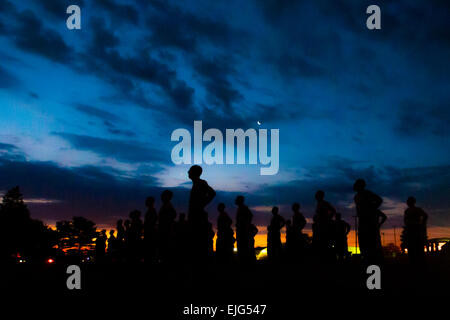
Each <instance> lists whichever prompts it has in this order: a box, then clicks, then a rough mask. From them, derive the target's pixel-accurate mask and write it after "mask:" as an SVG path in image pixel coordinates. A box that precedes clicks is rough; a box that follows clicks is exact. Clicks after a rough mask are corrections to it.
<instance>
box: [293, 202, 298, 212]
mask: <svg viewBox="0 0 450 320" xmlns="http://www.w3.org/2000/svg"><path fill="white" fill-rule="evenodd" d="M292 210H293V211H295V212H297V211H298V210H300V204H299V203H297V202H295V203H294V204H293V205H292Z"/></svg>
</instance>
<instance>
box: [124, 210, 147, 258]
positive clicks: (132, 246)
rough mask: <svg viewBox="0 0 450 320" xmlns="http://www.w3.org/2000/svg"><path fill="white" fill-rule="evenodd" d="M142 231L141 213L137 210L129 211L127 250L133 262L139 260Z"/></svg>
mask: <svg viewBox="0 0 450 320" xmlns="http://www.w3.org/2000/svg"><path fill="white" fill-rule="evenodd" d="M143 231H144V223H143V222H142V220H141V212H140V211H139V210H133V211H131V212H130V224H129V227H128V249H129V253H130V258H131V259H133V261H138V260H140V259H141V253H142V247H143V246H142V234H143Z"/></svg>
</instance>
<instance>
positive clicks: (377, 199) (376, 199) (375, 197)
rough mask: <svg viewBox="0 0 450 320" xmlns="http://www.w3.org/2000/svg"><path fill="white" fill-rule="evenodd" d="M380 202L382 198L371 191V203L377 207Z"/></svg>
mask: <svg viewBox="0 0 450 320" xmlns="http://www.w3.org/2000/svg"><path fill="white" fill-rule="evenodd" d="M382 203H383V198H381V197H380V196H379V195H377V194H375V193H373V192H372V204H373V206H374V208H377V209H378V208H379V207H380V206H381V204H382ZM385 220H386V219H385Z"/></svg>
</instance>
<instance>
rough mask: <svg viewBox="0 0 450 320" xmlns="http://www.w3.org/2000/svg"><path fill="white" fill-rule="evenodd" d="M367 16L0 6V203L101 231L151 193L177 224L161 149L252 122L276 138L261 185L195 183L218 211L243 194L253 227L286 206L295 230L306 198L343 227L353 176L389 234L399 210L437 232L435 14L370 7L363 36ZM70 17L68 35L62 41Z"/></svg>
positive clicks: (164, 4)
mask: <svg viewBox="0 0 450 320" xmlns="http://www.w3.org/2000/svg"><path fill="white" fill-rule="evenodd" d="M372 2H373V1H372ZM372 2H370V3H369V2H366V1H358V2H355V1H275V0H262V1H256V0H249V1H245V2H244V1H206V0H205V1H183V2H180V1H156V0H155V1H139V0H135V1H119V0H97V1H86V0H84V1H79V0H71V1H65V0H61V1H57V0H47V1H20V2H12V1H7V0H6V1H2V2H1V4H0V106H1V116H0V191H2V192H5V190H7V189H8V188H10V187H12V186H14V185H17V184H19V185H20V186H21V187H22V189H23V192H24V194H25V196H26V198H28V199H34V200H36V199H41V200H42V199H46V200H48V201H41V202H39V201H34V202H33V201H31V200H30V201H29V203H30V207H31V208H32V210H33V211H32V212H33V215H35V216H36V217H39V218H42V219H44V220H46V221H48V222H54V221H55V220H61V219H67V218H70V217H71V216H73V215H86V216H89V217H91V218H92V219H94V220H95V221H97V222H98V223H99V224H109V223H112V222H113V221H114V220H115V219H117V217H119V216H121V217H123V216H125V215H126V214H127V213H128V212H129V211H131V210H132V209H134V208H138V209H143V202H144V199H145V197H146V196H147V195H154V196H156V197H158V195H159V193H160V192H161V191H162V190H163V189H164V188H171V189H172V190H174V192H175V199H174V202H175V204H176V206H177V208H178V209H179V211H182V210H186V209H185V205H186V200H187V197H188V188H189V187H190V183H189V181H188V179H187V175H186V171H187V169H188V166H175V165H174V164H173V163H172V162H171V160H170V152H171V148H172V147H173V146H174V143H173V142H171V141H170V135H171V132H172V131H173V130H175V129H177V128H187V129H189V130H192V128H193V121H194V120H202V121H203V125H204V128H205V129H206V128H219V129H222V130H224V129H225V128H233V129H235V128H243V129H247V128H258V125H257V121H260V122H261V123H262V125H261V127H263V128H267V129H271V128H277V129H280V171H279V173H278V174H277V175H275V176H260V175H259V166H230V165H223V166H218V165H212V166H204V178H205V179H207V180H208V181H209V183H210V184H211V185H212V186H213V187H214V188H215V189H217V190H218V191H219V193H218V197H217V201H216V202H218V201H223V202H225V203H226V204H227V205H228V210H229V211H230V212H234V208H232V203H233V202H232V199H233V198H234V197H235V196H236V194H238V193H242V194H245V195H246V196H247V198H248V202H249V204H250V205H251V206H252V207H256V208H255V212H256V218H255V219H256V221H257V222H259V223H261V224H263V223H265V222H266V221H267V219H268V213H267V212H266V211H265V210H266V209H264V208H266V206H271V205H279V206H281V207H282V208H284V209H283V210H282V211H284V212H283V213H284V214H285V215H286V216H288V215H289V214H290V212H289V206H290V204H291V203H293V202H294V201H299V202H301V203H302V204H303V207H304V208H305V214H306V215H307V216H308V217H311V216H312V215H313V206H314V202H313V195H314V192H315V191H316V190H317V189H319V188H321V189H323V190H325V192H326V197H327V198H328V199H329V200H330V201H331V202H332V203H333V204H335V205H336V206H337V207H338V210H339V211H342V212H343V214H344V217H346V218H347V219H350V217H351V216H352V215H353V214H354V212H353V209H352V207H351V203H352V190H351V187H352V183H353V181H354V180H355V179H356V178H360V177H361V178H365V179H366V180H367V182H368V187H369V188H370V189H372V190H374V191H376V192H377V193H379V194H380V195H381V196H383V198H384V199H385V203H386V205H385V207H384V209H385V210H386V211H387V212H389V213H391V219H390V222H389V223H390V225H391V226H392V225H397V226H399V225H401V217H400V216H401V214H402V210H403V209H404V204H403V203H404V201H405V200H406V198H407V197H408V196H410V195H415V196H416V197H417V199H418V204H419V205H421V206H423V207H424V208H425V209H426V210H427V211H428V212H429V213H430V215H431V218H430V224H432V225H434V226H440V227H449V226H450V217H449V214H448V210H449V207H450V200H449V197H448V194H449V191H450V180H449V165H450V163H449V156H450V148H449V129H448V123H449V120H450V108H449V105H448V101H449V96H450V88H449V86H450V81H449V76H448V75H449V71H450V70H449V69H450V64H449V63H448V57H449V54H450V19H449V18H450V6H449V5H448V4H446V3H445V2H444V1H427V2H425V1H378V2H377V3H376V4H378V5H379V6H380V7H381V12H382V29H381V30H374V31H371V30H368V29H367V28H366V27H365V22H366V17H367V15H366V14H365V10H366V8H367V6H368V5H370V4H373V3H372ZM70 4H78V5H79V6H80V7H81V11H82V29H81V30H68V29H67V28H66V24H65V23H66V21H65V20H66V17H67V14H66V13H65V9H66V7H67V6H68V5H70ZM214 204H216V203H214ZM258 208H259V209H260V210H261V211H260V212H258ZM261 208H263V209H261ZM215 211H216V210H215V207H214V206H213V205H212V206H211V207H210V208H209V212H210V214H211V219H215Z"/></svg>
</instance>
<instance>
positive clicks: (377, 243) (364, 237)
mask: <svg viewBox="0 0 450 320" xmlns="http://www.w3.org/2000/svg"><path fill="white" fill-rule="evenodd" d="M353 190H354V191H355V192H356V195H355V197H354V201H355V205H356V213H357V215H358V218H359V223H358V236H359V248H360V250H361V254H362V256H363V258H364V259H365V260H366V262H367V263H369V264H377V263H380V262H381V260H382V258H383V252H382V247H381V237H380V227H381V225H382V224H383V223H384V222H385V221H386V215H385V214H384V213H383V212H382V211H381V210H379V207H380V206H381V204H382V203H383V199H381V197H380V196H378V195H376V194H375V193H373V192H372V191H369V190H366V182H365V181H364V180H363V179H358V180H356V181H355V184H354V185H353Z"/></svg>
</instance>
